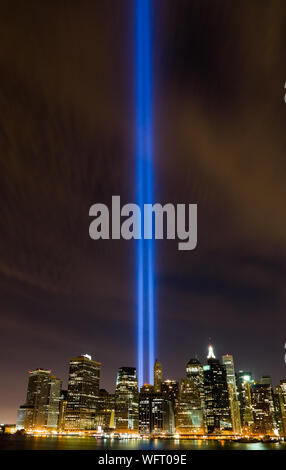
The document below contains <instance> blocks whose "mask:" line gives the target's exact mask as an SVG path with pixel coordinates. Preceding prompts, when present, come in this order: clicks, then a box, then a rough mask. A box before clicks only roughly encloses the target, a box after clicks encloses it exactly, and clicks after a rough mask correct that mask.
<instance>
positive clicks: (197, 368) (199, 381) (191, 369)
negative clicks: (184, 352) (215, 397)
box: [186, 358, 205, 409]
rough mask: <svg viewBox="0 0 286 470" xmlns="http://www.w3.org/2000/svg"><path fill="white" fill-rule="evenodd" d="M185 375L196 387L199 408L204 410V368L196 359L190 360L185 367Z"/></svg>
mask: <svg viewBox="0 0 286 470" xmlns="http://www.w3.org/2000/svg"><path fill="white" fill-rule="evenodd" d="M186 375H187V378H188V379H190V380H191V381H192V382H193V383H194V384H195V385H196V387H197V389H198V391H199V394H200V400H201V408H202V409H204V408H205V392H204V368H203V365H202V364H201V363H200V361H199V360H198V359H197V358H192V359H190V360H189V362H188V364H187V366H186Z"/></svg>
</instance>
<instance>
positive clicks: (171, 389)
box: [161, 379, 179, 410]
mask: <svg viewBox="0 0 286 470" xmlns="http://www.w3.org/2000/svg"><path fill="white" fill-rule="evenodd" d="M161 393H162V395H163V396H164V397H166V398H167V399H168V400H169V401H170V402H171V403H172V405H173V409H174V410H175V409H176V407H177V405H178V400H179V383H178V382H177V380H170V379H167V380H164V382H162V385H161Z"/></svg>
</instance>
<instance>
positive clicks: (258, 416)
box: [251, 383, 276, 434]
mask: <svg viewBox="0 0 286 470" xmlns="http://www.w3.org/2000/svg"><path fill="white" fill-rule="evenodd" d="M251 397H252V409H253V419H254V428H253V430H254V432H255V433H257V434H273V433H274V429H275V428H276V423H275V410H274V402H273V391H272V386H271V384H269V383H256V384H254V385H252V387H251Z"/></svg>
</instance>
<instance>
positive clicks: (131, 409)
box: [115, 367, 138, 432]
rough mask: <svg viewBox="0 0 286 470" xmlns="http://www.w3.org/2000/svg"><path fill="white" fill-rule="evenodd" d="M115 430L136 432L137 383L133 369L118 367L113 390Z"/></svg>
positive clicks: (135, 372)
mask: <svg viewBox="0 0 286 470" xmlns="http://www.w3.org/2000/svg"><path fill="white" fill-rule="evenodd" d="M115 429H116V431H118V432H132V431H133V432H136V431H138V381H137V371H136V368H135V367H120V369H119V370H118V374H117V380H116V388H115Z"/></svg>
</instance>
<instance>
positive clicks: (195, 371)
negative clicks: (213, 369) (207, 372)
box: [176, 358, 205, 434]
mask: <svg viewBox="0 0 286 470" xmlns="http://www.w3.org/2000/svg"><path fill="white" fill-rule="evenodd" d="M186 375H187V378H183V379H182V380H181V386H180V395H179V403H178V407H177V410H176V411H177V412H176V430H177V432H178V433H180V434H189V433H194V432H204V431H205V411H204V370H203V366H202V364H201V363H200V361H199V360H198V359H197V358H192V359H190V360H189V362H188V364H187V366H186Z"/></svg>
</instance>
